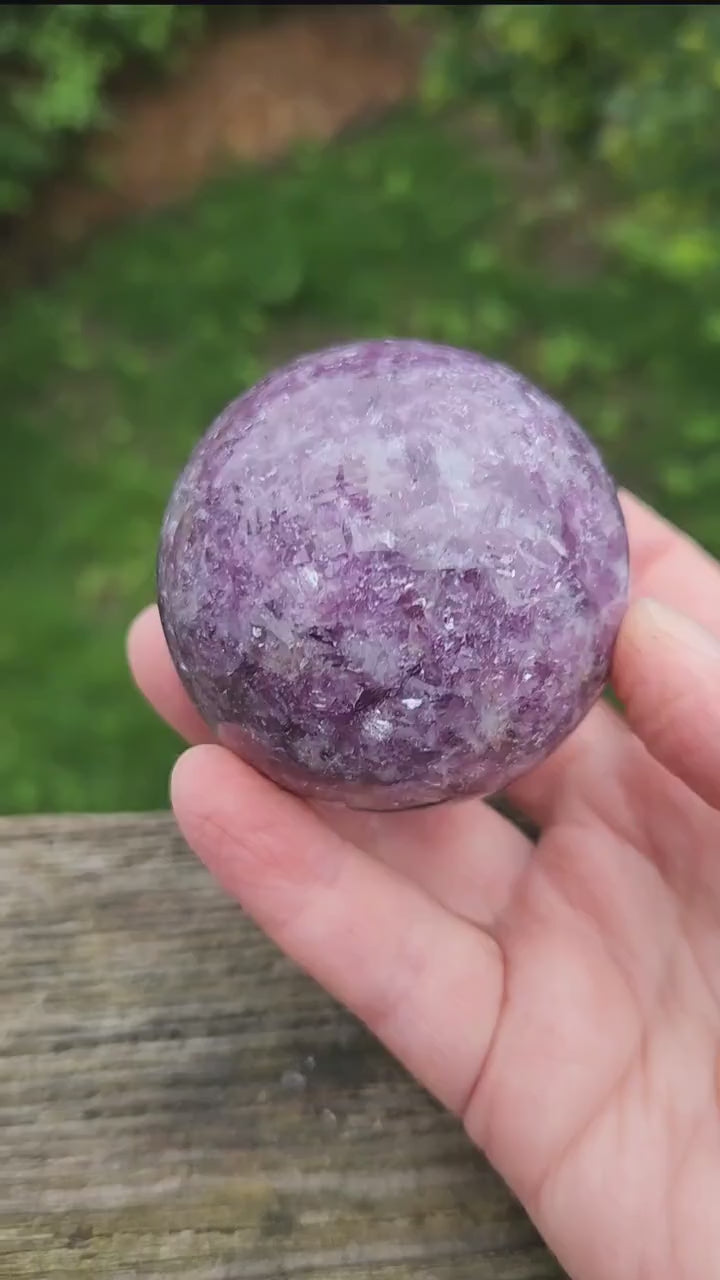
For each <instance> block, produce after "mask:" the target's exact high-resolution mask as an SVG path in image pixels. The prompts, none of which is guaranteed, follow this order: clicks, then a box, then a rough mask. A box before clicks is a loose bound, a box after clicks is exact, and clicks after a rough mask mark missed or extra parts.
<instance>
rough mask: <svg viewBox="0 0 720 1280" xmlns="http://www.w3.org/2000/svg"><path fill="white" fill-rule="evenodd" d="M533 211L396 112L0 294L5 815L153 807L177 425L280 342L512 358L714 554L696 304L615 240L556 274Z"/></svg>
mask: <svg viewBox="0 0 720 1280" xmlns="http://www.w3.org/2000/svg"><path fill="white" fill-rule="evenodd" d="M549 217H550V215H549V214H548V213H547V208H546V206H545V205H544V204H543V202H542V201H538V198H537V196H535V197H533V199H532V200H531V199H530V197H528V198H527V199H525V198H524V196H523V193H522V192H521V191H518V189H517V187H513V186H512V185H511V184H510V181H509V179H506V178H505V177H503V175H502V173H501V172H500V171H499V170H498V169H497V167H496V166H494V165H493V164H492V163H491V162H490V161H486V162H483V160H482V158H481V157H480V156H479V155H477V154H476V153H475V151H474V150H473V149H472V148H471V146H470V145H469V144H468V143H467V141H466V142H462V141H460V140H459V139H458V138H457V137H453V136H451V134H450V133H449V131H448V130H446V129H445V128H444V127H443V126H442V125H441V124H439V123H434V124H430V123H428V122H427V121H426V120H423V119H422V118H421V117H420V116H415V115H409V116H406V117H402V118H398V119H396V120H395V121H393V122H392V123H391V124H389V125H387V126H386V127H385V128H384V129H383V130H382V131H380V132H378V133H376V134H373V135H371V136H366V137H363V138H359V139H354V140H350V141H347V142H345V143H343V144H338V145H337V146H335V147H332V148H328V149H325V150H307V151H303V152H299V153H298V154H297V155H296V156H295V157H294V158H293V160H292V161H291V162H289V163H288V164H287V166H285V167H283V168H282V169H278V170H274V171H259V170H254V171H249V172H246V171H243V172H237V173H234V174H232V175H230V176H228V177H227V178H225V179H224V180H222V181H219V182H216V183H214V184H213V185H211V186H208V187H207V188H206V189H204V190H203V191H202V192H201V193H200V194H199V195H198V196H197V198H196V199H194V200H193V201H192V202H191V203H189V204H188V205H187V206H185V207H183V208H181V209H178V210H176V211H173V212H170V213H164V214H162V215H158V216H154V217H152V218H149V219H147V220H142V221H138V222H135V223H134V224H132V225H129V226H125V227H124V228H122V229H121V230H118V231H116V232H114V233H112V234H108V235H106V236H105V237H104V238H103V239H101V240H99V241H98V242H97V243H95V244H94V245H93V246H92V247H91V248H90V249H89V250H88V251H87V252H86V253H85V254H84V255H83V257H82V259H81V260H80V261H78V262H77V263H76V264H75V265H74V266H72V267H71V268H70V269H67V270H66V271H65V272H64V274H63V275H62V276H61V277H60V278H58V279H57V280H56V281H55V282H54V283H53V284H52V285H51V286H49V287H48V288H46V289H44V290H41V291H36V292H26V293H25V294H23V295H21V296H19V297H17V298H16V299H15V300H14V301H13V302H12V304H11V305H10V306H9V307H8V308H6V315H5V318H4V330H5V333H4V336H3V337H2V339H1V340H0V385H1V386H2V397H3V410H4V412H3V419H4V421H3V429H2V475H3V478H4V480H5V486H6V493H5V497H4V502H3V533H4V543H3V545H4V574H3V591H2V595H3V600H4V608H3V614H2V616H3V618H4V621H3V622H2V623H1V624H0V695H1V697H0V797H1V800H0V803H1V804H2V807H3V809H4V810H5V811H9V812H18V811H38V810H63V809H70V810H72V809H91V810H93V809H98V810H102V809H132V808H145V807H151V806H157V805H163V804H164V803H165V799H166V778H167V772H168V769H169V766H170V763H171V761H172V758H173V755H174V753H175V751H176V750H177V743H176V742H175V741H174V739H173V738H172V735H171V734H170V733H169V732H168V731H167V730H165V729H164V728H163V727H162V726H161V725H159V724H157V723H156V722H155V720H154V718H153V716H152V715H151V713H150V712H149V711H148V710H147V709H146V708H145V707H144V706H143V705H142V703H141V701H140V699H139V697H138V696H137V694H136V693H135V692H134V690H133V689H132V688H131V685H130V683H129V679H128V677H127V675H126V673H125V664H124V653H123V636H124V631H125V627H126V624H127V623H128V621H129V620H130V618H131V617H132V615H133V613H134V611H135V610H136V609H137V608H139V607H140V606H141V605H142V604H143V603H144V602H145V601H146V600H148V599H150V598H151V597H152V594H153V575H154V556H155V544H156V538H157V532H158V526H159V521H160V518H161V514H162V510H163V506H164V503H165V500H166V498H167V495H168V493H169V490H170V487H171V485H172V482H173V479H174V477H175V474H176V472H177V471H178V469H179V467H180V466H181V465H182V463H183V462H184V460H185V458H186V456H187V454H188V451H189V449H190V447H191V446H192V444H193V442H194V440H195V439H196V438H197V436H198V434H199V433H200V432H201V431H202V430H203V429H204V427H205V426H206V425H207V423H208V422H209V421H210V419H211V418H212V417H213V415H214V414H215V413H216V412H217V411H218V410H219V409H220V408H221V407H222V406H223V404H224V403H225V402H226V401H227V400H228V399H230V398H231V397H232V396H233V395H235V394H237V393H238V391H239V390H240V389H241V388H243V387H244V386H246V385H247V384H249V383H251V382H252V381H254V380H255V378H256V377H257V376H258V375H259V374H260V373H261V372H262V370H263V369H265V368H266V367H268V366H269V365H271V364H274V363H276V362H278V361H279V360H281V359H284V358H285V357H286V356H289V355H290V354H293V353H295V352H296V351H299V350H303V349H307V348H310V347H313V346H317V345H323V344H324V343H325V342H329V341H332V340H335V339H341V338H345V337H353V336H359V335H383V336H384V335H388V334H406V335H422V336H427V337H430V338H435V339H438V340H443V341H449V342H454V343H457V344H458V345H468V346H472V347H477V348H479V349H481V350H484V351H486V352H488V353H490V354H497V355H499V356H501V357H503V358H505V359H508V360H509V361H511V362H512V363H515V364H517V365H519V366H520V367H522V368H523V370H524V371H526V372H527V373H528V374H529V375H530V376H533V377H535V378H537V380H538V381H540V382H542V383H544V384H545V385H546V386H548V387H549V388H550V389H551V390H553V391H554V392H555V393H556V394H558V395H559V396H560V398H562V399H563V400H564V401H565V402H566V403H567V404H568V406H569V407H570V408H572V409H573V410H574V411H575V412H576V413H577V415H578V417H579V418H580V420H581V421H583V422H584V423H585V424H586V426H587V427H588V429H589V430H590V432H591V433H592V434H594V435H595V436H596V437H597V439H598V440H599V442H600V443H601V445H602V446H603V448H604V449H605V452H606V454H607V456H608V459H609V461H610V463H611V465H612V467H613V468H614V470H615V471H616V473H617V474H618V476H619V478H620V479H621V480H622V481H624V482H626V483H629V484H631V485H633V486H634V487H635V488H636V489H639V490H640V492H642V493H643V494H644V495H645V496H647V497H649V498H650V499H651V500H653V501H655V502H656V503H658V504H659V505H660V506H661V508H662V509H663V510H665V511H666V512H667V513H668V514H670V515H672V516H673V517H674V518H675V519H677V520H679V521H680V522H681V523H683V524H684V525H686V527H688V528H690V529H691V530H692V531H693V532H694V533H695V534H696V536H698V537H699V538H700V539H701V540H702V541H704V542H705V543H706V544H707V545H709V546H710V547H711V548H712V549H714V550H715V551H716V552H720V509H719V504H718V503H717V499H716V494H717V491H718V482H719V481H720V449H719V447H718V446H719V445H720V407H719V406H720V359H719V357H720V345H719V340H720V334H719V333H715V334H713V332H712V329H711V328H710V330H708V326H707V324H706V323H704V322H703V321H702V317H703V316H705V315H706V313H707V297H704V298H703V307H702V308H700V307H698V300H697V298H696V297H694V296H693V290H692V289H691V288H690V287H687V286H681V285H680V284H678V283H672V282H670V281H668V280H666V279H665V278H664V277H663V275H662V274H661V273H660V272H653V271H652V270H651V269H649V268H642V269H640V268H639V267H637V266H635V265H633V264H632V263H631V262H630V261H628V260H627V259H624V258H622V257H620V256H617V257H611V258H609V259H607V260H606V261H605V262H604V263H603V266H602V268H595V269H594V270H593V271H590V270H588V269H585V268H583V270H582V271H580V270H577V269H571V268H570V266H567V267H566V268H562V267H561V266H560V267H559V266H558V265H557V262H556V260H557V258H558V257H560V261H561V263H562V246H561V249H560V253H559V254H558V251H557V246H556V247H555V250H554V251H553V253H552V265H551V255H550V252H549V250H548V249H547V248H546V247H545V248H538V246H543V245H544V246H546V245H547V243H548V239H549V231H551V230H552V225H550V226H548V225H547V224H548V219H549ZM556 239H557V237H556ZM711 287H714V286H711V284H710V283H708V285H707V289H710V288H711ZM718 314H719V315H720V295H719V301H718Z"/></svg>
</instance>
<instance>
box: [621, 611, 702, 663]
mask: <svg viewBox="0 0 720 1280" xmlns="http://www.w3.org/2000/svg"><path fill="white" fill-rule="evenodd" d="M635 608H636V609H639V610H642V611H643V613H644V614H645V619H646V622H648V623H649V624H650V626H651V627H652V628H653V630H654V631H655V632H660V633H661V634H662V635H664V636H667V637H668V638H669V639H671V640H673V641H674V643H675V644H680V645H683V647H684V648H687V649H692V650H693V651H694V652H695V653H697V654H699V655H702V656H703V657H706V658H714V659H715V661H718V660H719V659H720V640H718V639H717V638H716V637H715V636H714V635H713V633H712V631H708V630H707V629H706V628H705V627H701V626H700V624H699V623H698V622H694V621H693V619H692V618H688V617H687V616H686V615H685V614H684V613H678V612H677V611H676V610H675V609H671V608H670V607H669V606H668V605H666V604H661V603H660V601H659V600H652V599H649V598H648V599H644V600H638V601H637V603H636V605H635Z"/></svg>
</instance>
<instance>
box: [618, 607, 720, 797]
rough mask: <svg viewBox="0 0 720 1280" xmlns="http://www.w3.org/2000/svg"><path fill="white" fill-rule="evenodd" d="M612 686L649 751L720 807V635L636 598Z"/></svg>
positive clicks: (627, 619) (623, 629)
mask: <svg viewBox="0 0 720 1280" xmlns="http://www.w3.org/2000/svg"><path fill="white" fill-rule="evenodd" d="M613 686H614V688H615V692H616V693H617V695H618V697H619V698H620V700H621V702H622V703H623V704H624V707H625V714H626V717H627V720H628V723H629V724H630V727H631V728H632V730H633V731H634V733H636V734H637V736H638V737H639V738H640V739H641V741H642V742H643V743H644V744H645V746H646V747H647V749H648V751H649V752H650V753H651V755H653V756H654V757H655V759H656V760H659V762H660V764H662V765H664V766H665V768H666V769H669V770H670V772H671V773H674V774H675V776H676V777H678V778H681V779H682V780H683V782H685V783H687V785H688V786H689V787H692V789H693V791H696V792H697V793H698V795H700V796H702V798H703V799H704V800H706V801H707V803H708V804H711V805H713V806H714V807H715V808H720V642H719V641H718V640H716V639H715V637H714V636H713V635H712V634H711V633H710V632H709V631H706V630H705V629H704V628H703V627H700V626H698V624H697V623H695V622H692V621H691V620H690V619H689V618H686V617H685V616H684V615H683V614H680V613H676V612H675V611H674V609H669V608H667V607H666V606H665V605H662V604H660V603H659V602H658V601H656V600H638V601H636V602H635V603H634V604H632V605H631V606H630V608H629V609H628V611H627V614H626V615H625V619H624V621H623V623H622V626H621V628H620V633H619V635H618V638H617V642H616V646H615V655H614V659H613Z"/></svg>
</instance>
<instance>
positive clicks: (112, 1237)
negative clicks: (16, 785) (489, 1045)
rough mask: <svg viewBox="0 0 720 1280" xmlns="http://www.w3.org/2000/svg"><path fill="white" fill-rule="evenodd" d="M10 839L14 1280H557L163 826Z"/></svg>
mask: <svg viewBox="0 0 720 1280" xmlns="http://www.w3.org/2000/svg"><path fill="white" fill-rule="evenodd" d="M0 840H1V842H2V855H1V857H0V880H1V881H2V883H1V884H0V904H1V905H0V911H1V912H2V916H3V921H2V931H1V932H0V949H1V950H2V963H1V968H0V975H1V976H0V982H1V983H2V1004H1V1005H0V1045H1V1053H0V1099H1V1102H0V1110H1V1113H2V1131H1V1136H0V1155H1V1156H2V1159H1V1160H0V1276H2V1277H4V1278H5V1277H7V1280H10V1278H11V1277H12V1280H21V1277H24V1276H27V1277H33V1278H34V1280H38V1278H39V1277H42V1278H43V1280H61V1278H62V1280H71V1278H72V1280H74V1278H75V1277H83V1276H88V1277H93V1280H130V1277H133V1278H134V1277H142V1278H143V1280H280V1277H283V1278H290V1277H294V1276H302V1277H306V1278H308V1280H350V1278H351V1277H352V1280H370V1278H371V1277H377V1278H378V1280H380V1278H382V1280H471V1278H472V1280H550V1278H551V1277H556V1278H557V1277H559V1276H560V1274H561V1273H560V1272H559V1270H558V1268H557V1266H556V1264H555V1263H554V1262H553V1261H552V1259H551V1258H550V1257H549V1255H548V1254H547V1252H546V1251H545V1250H544V1248H543V1247H542V1245H541V1244H540V1242H539V1241H538V1239H537V1237H536V1235H535V1233H534V1231H533V1229H532V1227H531V1226H530V1224H529V1222H528V1221H527V1219H526V1217H525V1216H524V1214H523V1213H522V1211H521V1210H520V1209H519V1207H518V1206H517V1205H516V1204H514V1202H513V1201H512V1199H511V1197H510V1196H509V1194H508V1192H507V1191H506V1190H505V1188H504V1187H503V1185H502V1183H501V1182H500V1181H499V1180H498V1179H497V1178H496V1177H495V1176H494V1174H493V1173H492V1172H491V1171H490V1170H489V1169H488V1167H487V1166H486V1164H485V1163H484V1161H483V1160H482V1159H481V1158H480V1157H479V1156H478V1155H477V1154H476V1153H475V1152H474V1151H473V1149H472V1148H471V1147H470V1145H469V1144H468V1143H467V1142H466V1140H465V1138H464V1136H463V1134H462V1133H461V1131H460V1129H459V1127H458V1125H457V1124H456V1123H455V1122H454V1121H453V1120H452V1119H451V1118H450V1117H448V1116H446V1115H445V1114H444V1113H443V1111H442V1110H441V1109H440V1108H439V1107H437V1106H436V1105H435V1104H434V1103H433V1102H432V1100H430V1099H429V1098H428V1097H427V1095H426V1094H424V1093H423V1091H422V1090H421V1089H420V1088H419V1087H418V1086H417V1085H415V1084H414V1083H413V1082H412V1081H411V1080H409V1079H408V1078H407V1077H406V1075H405V1074H404V1072H403V1071H402V1070H401V1069H400V1068H399V1067H398V1066H397V1065H396V1064H395V1063H394V1062H393V1061H392V1059H391V1058H389V1057H388V1056H387V1055H386V1054H385V1053H384V1052H383V1051H382V1049H381V1048H379V1047H378V1045H377V1044H376V1043H375V1042H374V1040H372V1038H371V1037H370V1036H369V1035H368V1034H367V1033H366V1032H365V1031H364V1030H363V1028H362V1027H360V1026H359V1025H358V1024H357V1023H356V1022H355V1021H354V1020H353V1019H352V1018H351V1017H350V1016H349V1015H348V1014H346V1013H345V1012H344V1011H342V1010H341V1009H339V1008H338V1007H337V1006H336V1005H335V1004H334V1003H333V1002H332V1001H331V1000H330V999H329V998H328V997H326V996H325V995H324V994H323V993H322V992H321V991H319V990H318V988H317V987H316V986H315V985H314V984H313V983H312V982H310V981H309V980H308V979H306V978H305V977H304V976H303V975H302V974H300V973H299V972H298V971H297V970H295V969H294V968H293V967H292V966H291V965H290V964H288V963H287V962H286V961H285V960H284V959H283V958H282V957H280V956H279V955H278V953H277V952H276V951H275V950H274V949H273V948H272V947H271V946H270V944H269V943H267V942H266V941H265V940H264V938H262V937H261V936H260V934H259V933H258V932H257V931H256V930H255V928H254V927H253V926H252V925H251V924H249V923H248V921H247V920H245V919H244V918H243V917H242V915H241V914H240V912H239V910H238V909H237V908H236V907H235V906H234V905H233V904H232V903H231V902H229V901H227V900H226V899H225V898H224V897H223V896H222V894H221V893H220V891H219V890H218V889H217V888H216V887H215V885H214V884H213V883H212V882H211V880H210V879H209V877H208V876H207V875H206V873H205V872H204V871H203V869H202V868H201V866H200V865H199V864H198V863H196V861H195V859H194V858H193V857H192V856H191V855H190V854H189V853H188V851H187V850H186V848H185V847H184V845H183V844H182V842H181V841H180V840H179V838H178V837H177V836H176V834H175V832H174V828H173V825H172V822H171V820H170V819H169V818H168V817H166V816H165V815H162V816H126V817H73V818H45V819H18V820H8V819H6V820H2V821H0Z"/></svg>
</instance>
